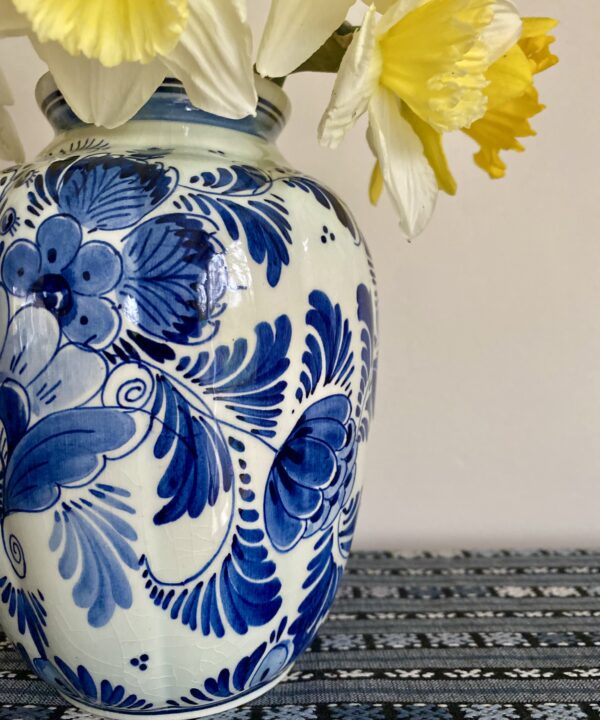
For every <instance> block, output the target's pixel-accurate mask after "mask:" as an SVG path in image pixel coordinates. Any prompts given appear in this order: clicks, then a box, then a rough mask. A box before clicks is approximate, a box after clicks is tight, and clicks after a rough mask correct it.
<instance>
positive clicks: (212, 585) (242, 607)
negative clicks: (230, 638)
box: [145, 509, 282, 638]
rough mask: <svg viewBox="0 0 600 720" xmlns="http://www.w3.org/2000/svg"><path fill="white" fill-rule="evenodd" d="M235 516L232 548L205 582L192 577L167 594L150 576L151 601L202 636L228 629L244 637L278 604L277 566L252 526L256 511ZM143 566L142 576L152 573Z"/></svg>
mask: <svg viewBox="0 0 600 720" xmlns="http://www.w3.org/2000/svg"><path fill="white" fill-rule="evenodd" d="M238 516H239V524H238V525H237V526H236V528H235V532H234V534H233V536H232V552H231V553H230V554H229V555H227V556H226V557H225V558H224V560H223V561H222V563H221V567H220V568H219V569H218V571H217V572H215V573H213V574H212V575H211V577H210V579H209V580H208V582H204V581H199V580H198V577H196V578H195V579H193V581H188V582H187V583H185V584H184V585H183V586H181V587H180V589H179V590H178V591H177V592H176V593H175V592H173V589H172V588H171V590H170V591H169V593H168V594H167V595H166V596H165V592H166V588H164V587H161V586H160V583H159V582H158V581H156V580H155V579H154V582H152V581H151V582H150V585H149V592H150V597H151V598H152V599H153V600H154V604H155V605H157V606H159V605H160V606H161V607H162V609H163V610H165V611H167V610H168V611H169V613H170V616H171V619H173V620H179V621H180V622H181V623H182V624H183V625H185V626H187V627H189V628H190V630H192V631H194V632H195V631H199V632H201V633H202V634H203V635H205V636H209V635H215V636H216V637H220V638H221V637H224V636H225V632H226V628H227V627H230V628H231V629H232V630H233V631H234V632H235V633H237V634H238V635H244V634H246V633H247V632H248V631H249V629H250V628H252V627H262V626H264V625H266V624H268V623H269V622H271V621H272V620H273V618H274V617H275V616H276V615H277V613H278V612H279V610H280V609H281V606H282V598H281V581H280V580H279V578H278V577H277V566H276V564H275V563H274V562H273V561H272V560H270V559H269V553H268V550H267V548H266V546H265V543H264V540H265V535H264V532H263V531H262V530H260V529H259V528H258V527H256V526H257V524H258V522H259V519H260V517H259V514H258V513H257V512H255V511H248V510H244V509H240V510H239V511H238ZM146 567H147V571H146V573H145V576H147V575H151V570H150V567H149V565H148V563H147V562H146Z"/></svg>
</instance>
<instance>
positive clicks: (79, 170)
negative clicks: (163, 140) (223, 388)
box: [46, 155, 177, 230]
mask: <svg viewBox="0 0 600 720" xmlns="http://www.w3.org/2000/svg"><path fill="white" fill-rule="evenodd" d="M176 184H177V173H176V171H175V170H172V169H169V170H167V169H165V168H164V166H163V165H161V164H160V163H151V162H144V161H142V160H138V159H136V158H132V157H131V158H127V157H120V156H117V155H93V156H91V157H84V158H81V159H75V158H67V159H65V160H58V161H56V162H54V163H52V165H50V167H49V168H48V171H47V173H46V187H47V189H48V192H49V194H50V195H51V197H52V198H53V200H54V201H55V202H56V203H57V204H58V206H59V207H60V209H61V211H62V212H63V213H65V214H68V215H72V216H73V217H74V218H76V219H77V220H78V221H79V222H80V223H81V224H82V225H83V226H84V227H87V228H88V229H89V230H120V229H122V228H126V227H131V226H132V225H135V224H136V223H138V222H139V221H140V220H141V219H142V218H143V217H145V216H146V215H147V214H148V213H149V212H151V211H152V210H154V208H156V207H158V206H159V205H160V204H161V203H162V202H163V201H164V200H165V199H166V198H167V197H168V196H169V195H170V194H171V192H172V191H173V190H174V188H175V186H176Z"/></svg>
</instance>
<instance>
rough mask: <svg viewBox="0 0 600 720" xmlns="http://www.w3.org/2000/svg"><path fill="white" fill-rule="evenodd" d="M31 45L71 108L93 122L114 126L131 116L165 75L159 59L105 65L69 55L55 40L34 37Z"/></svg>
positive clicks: (85, 119) (78, 114)
mask: <svg viewBox="0 0 600 720" xmlns="http://www.w3.org/2000/svg"><path fill="white" fill-rule="evenodd" d="M34 46H35V49H36V51H37V53H38V55H39V56H40V57H41V58H42V60H44V61H45V62H46V64H47V65H48V67H49V68H50V72H51V73H52V75H53V77H54V81H55V82H56V85H57V87H58V89H59V90H60V91H61V92H62V94H63V95H64V96H65V99H66V101H67V102H68V104H69V106H70V107H71V109H72V110H73V112H74V113H75V114H76V115H77V117H79V118H80V119H81V120H82V121H83V122H85V123H90V124H93V125H99V126H103V127H107V128H114V127H117V126H119V125H122V124H123V123H125V122H127V120H130V119H131V118H132V117H133V116H134V115H135V114H136V112H137V111H138V110H139V109H140V108H141V107H142V106H143V105H144V104H145V103H146V102H147V101H148V99H149V98H150V96H151V95H152V93H153V92H154V91H155V90H156V88H157V87H158V86H159V85H160V84H161V82H162V81H163V79H164V77H165V75H166V68H165V66H164V65H163V64H162V62H161V61H160V60H154V61H153V62H151V63H148V64H147V65H141V64H139V63H123V64H122V65H118V66H117V67H113V68H107V67H104V66H103V65H101V64H100V63H99V62H98V61H97V60H88V59H87V58H84V57H82V56H79V57H73V56H72V55H69V53H67V51H66V50H63V48H62V47H61V46H60V45H59V44H58V43H54V42H49V43H39V42H37V41H34Z"/></svg>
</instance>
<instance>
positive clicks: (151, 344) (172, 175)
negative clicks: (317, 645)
mask: <svg viewBox="0 0 600 720" xmlns="http://www.w3.org/2000/svg"><path fill="white" fill-rule="evenodd" d="M260 90H261V96H262V97H261V101H260V103H259V108H258V113H257V117H256V118H249V119H246V120H243V121H239V122H238V123H235V122H231V121H225V120H222V119H220V118H215V117H212V116H208V115H206V114H204V113H201V112H200V111H198V110H195V109H194V108H192V107H191V106H190V104H189V102H188V101H187V99H186V98H185V95H184V94H183V91H182V89H181V87H180V86H178V85H177V84H176V83H173V82H167V83H165V85H164V86H163V87H162V88H160V89H159V90H158V91H157V93H156V95H155V96H154V98H153V99H152V100H151V101H150V103H149V104H148V105H147V106H146V107H145V108H144V110H143V111H142V112H141V113H140V116H139V117H137V118H136V119H134V120H133V121H132V122H131V123H129V124H128V125H126V126H125V127H123V128H121V129H119V130H116V131H110V132H109V131H99V130H97V129H91V128H89V127H84V126H81V125H79V124H78V123H77V121H76V119H75V118H74V116H73V115H72V113H71V112H70V110H69V109H68V107H67V106H66V104H65V102H64V100H63V99H62V97H61V96H60V94H59V93H57V92H56V90H55V88H54V87H53V86H52V81H51V80H50V79H48V78H46V79H44V80H43V81H42V82H41V84H40V90H39V95H40V101H41V104H42V107H43V109H44V111H45V112H46V114H47V115H48V117H49V119H50V121H51V122H52V123H53V125H54V126H55V128H56V129H57V131H58V135H57V138H56V140H55V142H53V143H52V144H51V146H50V147H49V148H48V149H47V150H46V151H45V152H43V153H42V154H41V156H40V157H39V158H38V159H37V160H36V161H35V162H34V163H33V164H31V165H29V166H26V167H21V168H13V169H10V170H8V171H7V172H5V173H3V174H1V175H0V261H1V267H0V280H1V286H0V319H1V322H0V452H1V456H0V479H1V481H2V514H1V522H2V525H1V534H2V547H1V548H0V556H1V572H0V613H1V620H2V624H3V626H4V627H5V628H6V630H7V632H8V633H9V635H10V636H11V638H12V639H13V641H14V642H15V643H16V644H17V645H18V647H19V649H20V651H21V652H22V654H23V655H24V656H25V657H26V658H27V660H28V662H29V663H30V664H31V665H32V666H33V668H34V669H35V671H36V672H37V673H38V674H39V675H40V676H41V677H43V678H44V679H46V680H47V681H48V682H49V683H51V684H52V685H54V686H55V687H56V689H57V690H58V691H59V692H61V693H62V694H63V695H64V696H65V697H67V698H69V699H71V700H72V701H74V702H75V703H76V704H78V705H79V706H84V707H86V708H87V709H89V710H91V711H92V712H97V713H100V714H105V715H107V716H109V717H130V716H136V715H139V716H150V717H152V716H156V717H163V716H170V715H171V716H173V717H190V718H192V717H199V716H201V715H202V716H203V715H205V714H207V713H211V712H217V711H220V710H223V709H225V708H227V707H230V706H233V705H235V704H239V703H240V702H244V701H245V700H246V699H248V698H251V697H254V696H256V695H257V694H259V693H260V692H262V691H264V690H266V689H268V688H269V687H271V686H272V685H273V684H274V683H275V682H277V680H278V679H280V678H281V677H282V676H283V675H284V674H285V672H286V671H287V670H288V669H289V668H290V667H291V665H292V663H293V662H294V660H295V659H296V658H297V657H298V655H299V654H300V653H301V652H302V651H303V650H304V649H305V648H306V647H307V645H308V644H309V643H310V642H311V640H312V638H313V637H314V635H315V633H316V631H317V628H318V627H319V625H320V623H321V622H322V621H323V619H324V618H325V616H326V614H327V612H328V610H329V608H330V606H331V604H332V602H333V599H334V596H335V593H336V589H337V587H338V584H339V581H340V578H341V575H342V572H343V568H344V564H345V561H346V558H347V557H348V553H349V550H350V545H351V541H352V534H353V530H354V526H355V523H356V517H357V512H358V507H359V504H360V497H361V483H362V468H363V465H364V451H365V447H364V446H365V442H366V440H367V436H368V433H369V426H370V422H371V417H372V412H373V405H374V392H375V375H376V366H377V330H376V309H375V306H376V297H375V286H374V274H373V269H372V265H371V262H370V259H369V255H368V251H367V248H366V245H365V242H364V239H363V238H362V236H361V234H360V231H359V230H358V228H357V226H356V224H355V222H354V220H353V218H352V216H351V215H350V213H349V212H348V210H347V209H346V207H345V206H344V205H343V203H341V202H340V201H339V200H338V199H337V198H336V197H335V195H333V194H332V193H331V192H330V191H329V190H327V189H326V188H324V187H322V186H321V185H320V184H319V183H317V182H316V181H314V180H312V179H310V178H307V177H305V176H303V175H301V174H299V173H298V172H296V171H293V170H291V169H289V168H288V167H287V165H286V162H285V160H283V158H282V157H281V156H280V155H279V154H278V152H277V150H276V149H275V146H274V145H273V144H272V140H273V139H274V137H275V136H276V135H277V133H278V131H279V130H280V129H281V126H282V125H283V123H284V120H285V116H286V113H287V101H286V99H285V95H284V94H283V92H282V91H281V90H280V89H278V88H277V87H276V86H274V85H271V84H269V83H261V86H260Z"/></svg>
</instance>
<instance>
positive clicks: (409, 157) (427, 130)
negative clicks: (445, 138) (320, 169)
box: [320, 0, 521, 237]
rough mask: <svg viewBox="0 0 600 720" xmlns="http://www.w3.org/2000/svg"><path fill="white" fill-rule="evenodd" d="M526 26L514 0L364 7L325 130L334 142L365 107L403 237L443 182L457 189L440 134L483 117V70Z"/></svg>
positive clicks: (425, 213)
mask: <svg viewBox="0 0 600 720" xmlns="http://www.w3.org/2000/svg"><path fill="white" fill-rule="evenodd" d="M388 4H389V3H388ZM520 33H521V20H520V17H519V15H518V13H517V11H516V9H515V7H514V5H513V4H512V2H510V0H396V2H393V3H392V4H389V8H388V9H387V11H386V12H385V13H384V14H383V16H382V17H378V16H377V14H376V8H375V7H374V6H372V7H371V8H370V9H369V10H368V12H367V15H366V17H365V21H364V23H363V26H362V27H361V29H360V31H359V32H358V33H356V35H355V37H354V39H353V41H352V43H351V45H350V47H349V49H348V51H347V53H346V55H345V57H344V60H343V61H342V65H341V67H340V71H339V74H338V77H337V80H336V84H335V87H334V91H333V96H332V99H331V102H330V105H329V107H328V109H327V111H326V113H325V116H324V118H323V121H322V123H321V127H320V136H321V141H322V142H323V144H325V145H327V146H329V147H336V146H337V145H338V144H339V143H340V142H341V140H342V138H343V137H344V135H345V134H346V132H347V131H348V129H349V128H350V127H352V126H353V125H354V123H355V122H356V120H357V119H358V117H359V116H360V115H362V114H363V113H365V112H368V115H369V141H370V145H371V148H372V150H373V152H374V154H375V156H376V158H377V161H378V167H377V170H376V172H375V174H374V176H373V179H372V186H371V197H372V198H373V199H375V198H376V197H377V195H378V193H379V192H380V191H381V189H382V188H383V186H384V185H385V186H386V187H387V189H388V191H389V192H390V195H391V197H392V199H393V201H394V204H395V206H396V209H397V211H398V214H399V217H400V224H401V227H402V229H403V231H404V233H405V234H406V235H407V236H409V237H413V236H415V235H418V234H419V233H420V232H421V231H422V230H423V228H424V227H425V225H426V223H427V222H428V220H429V218H430V217H431V214H432V212H433V209H434V207H435V202H436V198H437V194H438V190H439V188H440V187H442V188H444V189H447V190H448V191H453V189H454V183H453V180H452V176H451V175H450V172H449V170H448V167H447V164H446V160H445V157H444V153H443V149H442V147H441V133H443V132H449V131H452V130H458V129H460V128H463V127H468V126H469V125H470V124H471V123H473V122H475V121H476V120H478V119H479V118H481V117H482V116H483V115H484V113H485V112H486V108H487V96H486V87H487V84H488V80H487V77H486V75H487V72H488V70H489V68H490V66H491V65H492V64H493V63H495V62H496V61H497V60H498V59H499V58H501V57H502V56H503V55H504V54H505V53H506V52H507V51H508V50H509V49H510V48H511V47H512V46H513V45H514V44H515V42H516V41H517V39H518V38H519V36H520Z"/></svg>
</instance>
